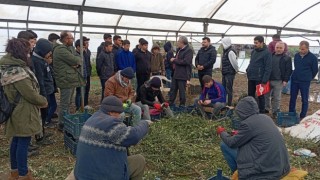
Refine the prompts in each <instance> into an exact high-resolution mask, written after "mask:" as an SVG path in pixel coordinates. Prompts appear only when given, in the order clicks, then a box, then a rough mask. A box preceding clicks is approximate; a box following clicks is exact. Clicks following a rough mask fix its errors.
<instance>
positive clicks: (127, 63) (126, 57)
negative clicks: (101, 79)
mask: <svg viewBox="0 0 320 180" xmlns="http://www.w3.org/2000/svg"><path fill="white" fill-rule="evenodd" d="M116 64H117V67H118V70H123V69H125V68H127V67H131V68H132V69H133V71H134V72H136V59H135V58H134V54H133V53H132V52H130V51H125V50H123V49H122V50H120V51H118V54H117V56H116Z"/></svg>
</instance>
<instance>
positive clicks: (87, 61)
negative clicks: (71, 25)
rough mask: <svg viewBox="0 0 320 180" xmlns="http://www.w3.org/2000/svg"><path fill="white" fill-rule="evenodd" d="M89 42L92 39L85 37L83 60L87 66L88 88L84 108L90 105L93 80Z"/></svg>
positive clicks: (85, 93)
mask: <svg viewBox="0 0 320 180" xmlns="http://www.w3.org/2000/svg"><path fill="white" fill-rule="evenodd" d="M89 41H90V39H89V38H87V37H85V36H83V60H84V62H85V63H84V64H85V65H86V67H85V69H86V71H87V72H86V74H87V78H86V88H85V92H84V106H86V105H88V103H89V102H88V101H89V92H90V78H91V72H92V65H91V60H90V58H91V51H90V50H89Z"/></svg>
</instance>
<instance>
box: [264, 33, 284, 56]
mask: <svg viewBox="0 0 320 180" xmlns="http://www.w3.org/2000/svg"><path fill="white" fill-rule="evenodd" d="M279 41H281V39H280V35H279V34H275V35H273V36H272V41H271V42H270V43H269V45H268V50H269V51H270V53H271V54H273V53H274V52H275V47H276V44H277V42H279ZM283 52H284V53H287V52H288V46H287V44H286V43H284V50H283Z"/></svg>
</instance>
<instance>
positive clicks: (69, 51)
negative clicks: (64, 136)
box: [53, 31, 85, 131]
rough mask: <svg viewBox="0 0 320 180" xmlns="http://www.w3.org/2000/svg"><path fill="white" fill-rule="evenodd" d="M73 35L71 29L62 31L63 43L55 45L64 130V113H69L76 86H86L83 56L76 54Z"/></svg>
mask: <svg viewBox="0 0 320 180" xmlns="http://www.w3.org/2000/svg"><path fill="white" fill-rule="evenodd" d="M73 40H74V38H73V36H72V34H71V32H69V31H62V32H61V34H60V41H61V43H62V44H58V43H56V44H54V45H53V69H54V73H55V80H56V83H57V86H58V88H60V104H59V126H58V129H59V130H60V131H62V130H63V114H64V113H65V112H66V113H69V106H70V104H71V98H72V95H73V92H74V88H76V87H80V86H84V85H85V80H84V79H83V77H82V75H81V72H80V68H81V61H82V60H81V58H80V57H79V56H76V55H75V52H74V48H72V45H73Z"/></svg>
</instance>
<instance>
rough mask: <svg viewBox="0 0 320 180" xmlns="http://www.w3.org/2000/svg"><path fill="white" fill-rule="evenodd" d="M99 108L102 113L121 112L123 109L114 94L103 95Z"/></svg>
mask: <svg viewBox="0 0 320 180" xmlns="http://www.w3.org/2000/svg"><path fill="white" fill-rule="evenodd" d="M100 110H101V111H103V112H104V113H108V112H117V113H122V112H123V111H124V109H123V106H122V102H121V100H120V99H119V98H117V97H115V96H107V97H105V98H104V99H103V100H102V102H101V106H100Z"/></svg>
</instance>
